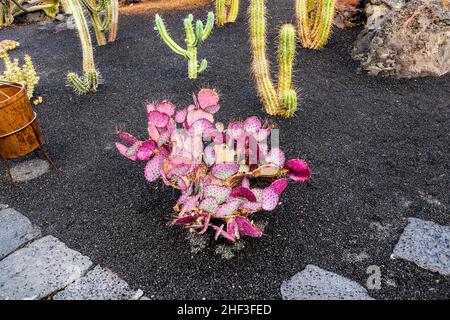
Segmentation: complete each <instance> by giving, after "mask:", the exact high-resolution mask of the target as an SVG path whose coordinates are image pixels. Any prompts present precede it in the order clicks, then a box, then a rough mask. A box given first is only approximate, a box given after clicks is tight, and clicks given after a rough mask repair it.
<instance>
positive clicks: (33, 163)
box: [11, 159, 50, 182]
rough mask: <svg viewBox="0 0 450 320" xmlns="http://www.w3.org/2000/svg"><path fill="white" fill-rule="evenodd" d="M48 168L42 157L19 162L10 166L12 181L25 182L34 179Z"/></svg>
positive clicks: (48, 165)
mask: <svg viewBox="0 0 450 320" xmlns="http://www.w3.org/2000/svg"><path fill="white" fill-rule="evenodd" d="M49 170H50V164H49V163H48V162H47V161H45V160H42V159H32V160H28V161H25V162H21V163H19V164H17V165H15V166H13V167H12V168H11V175H12V177H13V180H14V182H25V181H30V180H33V179H36V178H38V177H40V176H42V175H43V174H44V173H46V172H48V171H49Z"/></svg>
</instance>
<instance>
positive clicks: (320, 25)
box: [295, 0, 335, 49]
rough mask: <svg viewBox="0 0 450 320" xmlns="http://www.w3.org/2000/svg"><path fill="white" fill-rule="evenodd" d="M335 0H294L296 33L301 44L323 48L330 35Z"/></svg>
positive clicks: (312, 47)
mask: <svg viewBox="0 0 450 320" xmlns="http://www.w3.org/2000/svg"><path fill="white" fill-rule="evenodd" d="M334 6H335V0H296V4H295V11H296V16H297V24H298V33H299V35H300V41H301V43H302V46H303V47H305V48H309V49H321V48H323V47H324V46H325V45H326V43H327V41H328V38H329V37H330V32H331V26H332V24H333V17H334Z"/></svg>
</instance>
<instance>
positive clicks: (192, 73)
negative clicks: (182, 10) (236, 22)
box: [155, 12, 214, 79]
mask: <svg viewBox="0 0 450 320" xmlns="http://www.w3.org/2000/svg"><path fill="white" fill-rule="evenodd" d="M155 22H156V27H155V29H156V30H158V32H159V34H160V36H161V38H162V39H163V40H164V42H165V43H166V44H167V46H168V47H169V48H170V49H172V51H174V52H175V53H176V54H179V55H180V56H183V57H184V58H185V59H187V60H188V76H189V79H197V76H198V74H199V73H202V72H203V71H204V70H205V69H206V68H207V66H208V61H207V60H206V59H203V60H202V61H201V63H200V64H198V60H197V49H198V46H199V45H200V43H202V42H203V41H205V40H206V39H207V38H208V37H209V35H210V34H211V31H212V29H213V27H214V13H212V12H209V13H208V18H207V21H206V25H204V24H203V22H202V21H201V20H197V22H196V23H195V30H194V26H193V22H194V16H193V15H192V14H190V15H189V16H188V17H187V18H186V19H184V29H185V31H186V39H185V42H186V49H183V48H182V47H180V46H179V45H178V44H177V43H176V42H175V41H174V40H173V39H172V38H171V37H170V35H169V33H168V32H167V28H166V26H165V24H164V21H163V19H162V18H161V16H160V15H159V14H157V15H156V16H155Z"/></svg>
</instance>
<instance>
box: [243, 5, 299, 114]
mask: <svg viewBox="0 0 450 320" xmlns="http://www.w3.org/2000/svg"><path fill="white" fill-rule="evenodd" d="M249 15H250V35H251V36H250V41H251V45H252V54H253V61H252V66H253V73H254V75H255V78H256V85H257V88H258V93H259V95H260V97H261V100H262V102H263V104H264V107H265V109H266V112H267V113H268V114H270V115H279V116H284V117H291V116H293V115H294V113H295V111H296V109H297V92H296V91H295V90H294V89H293V88H292V66H293V63H294V58H295V28H294V26H293V25H291V24H284V25H283V26H282V27H281V29H280V34H279V38H280V42H279V48H278V63H279V76H278V86H277V89H275V86H274V84H273V81H272V79H271V75H270V66H269V63H268V61H267V54H266V7H265V4H264V0H251V1H250V7H249Z"/></svg>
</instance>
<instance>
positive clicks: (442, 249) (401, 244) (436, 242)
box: [391, 218, 450, 275]
mask: <svg viewBox="0 0 450 320" xmlns="http://www.w3.org/2000/svg"><path fill="white" fill-rule="evenodd" d="M408 221H409V223H408V225H407V226H406V228H405V230H404V231H403V233H402V235H401V236H400V240H399V241H398V243H397V244H396V245H395V248H394V252H393V253H392V255H391V257H392V258H393V259H396V258H399V259H404V260H408V261H411V262H414V263H415V264H417V265H418V266H419V267H421V268H424V269H427V270H430V271H433V272H439V273H440V274H442V275H450V227H448V226H441V225H439V224H436V223H434V222H431V221H425V220H421V219H417V218H409V219H408Z"/></svg>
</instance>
